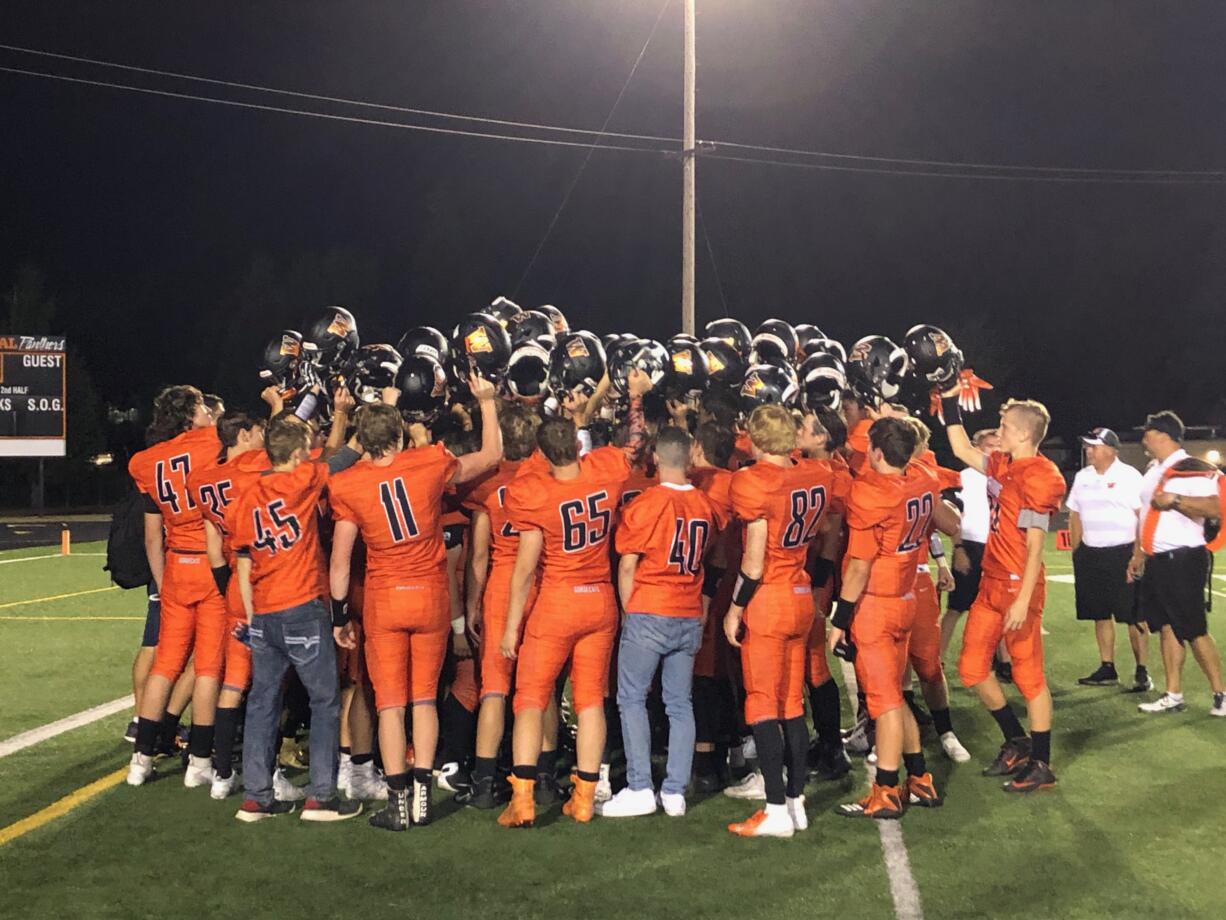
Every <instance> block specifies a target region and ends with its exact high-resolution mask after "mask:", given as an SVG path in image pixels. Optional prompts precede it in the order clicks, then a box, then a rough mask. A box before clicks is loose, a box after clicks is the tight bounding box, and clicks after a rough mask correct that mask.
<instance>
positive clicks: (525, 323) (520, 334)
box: [507, 310, 558, 349]
mask: <svg viewBox="0 0 1226 920" xmlns="http://www.w3.org/2000/svg"><path fill="white" fill-rule="evenodd" d="M507 332H509V333H510V334H511V346H512V347H513V348H518V347H519V346H520V345H525V344H527V343H528V342H536V344H538V345H540V346H541V347H542V348H547V349H552V348H553V346H554V345H555V344H556V343H557V340H558V334H557V333H556V332H554V331H553V320H551V319H550V318H549V317H548V316H546V315H545V314H544V313H542V312H541V311H540V310H524V311H523V312H522V313H518V314H516V315H515V316H513V317H512V318H511V321H510V323H508V325H507Z"/></svg>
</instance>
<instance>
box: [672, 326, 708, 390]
mask: <svg viewBox="0 0 1226 920" xmlns="http://www.w3.org/2000/svg"><path fill="white" fill-rule="evenodd" d="M664 348H665V350H666V351H667V352H668V366H667V367H666V368H665V371H666V373H665V374H664V382H663V385H662V390H663V392H664V394H665V395H666V396H669V397H672V398H682V399H684V398H685V397H687V396H692V395H694V394H695V393H701V392H702V391H703V390H704V389H706V386H707V356H706V354H704V353H703V350H702V349H701V348H699V347H698V343H697V342H690V341H687V340H685V339H682V338H679V337H677V336H673V338H671V339H669V340H668V344H667V345H665V346H664Z"/></svg>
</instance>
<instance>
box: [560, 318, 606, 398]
mask: <svg viewBox="0 0 1226 920" xmlns="http://www.w3.org/2000/svg"><path fill="white" fill-rule="evenodd" d="M604 373H605V355H604V348H603V347H601V344H600V340H599V339H598V338H596V336H594V335H592V334H591V333H590V332H571V333H568V334H566V335H563V336H562V337H561V338H560V339H558V344H557V346H556V347H555V348H554V350H553V355H552V357H551V358H550V361H549V386H550V388H551V389H552V390H553V392H554V395H555V396H556V397H557V398H558V399H565V398H566V396H568V395H569V394H570V393H572V392H573V391H574V390H576V389H580V390H581V391H582V392H583V393H584V394H586V395H588V396H591V395H592V394H593V393H595V392H596V387H597V386H598V385H599V384H600V380H601V378H602V377H604Z"/></svg>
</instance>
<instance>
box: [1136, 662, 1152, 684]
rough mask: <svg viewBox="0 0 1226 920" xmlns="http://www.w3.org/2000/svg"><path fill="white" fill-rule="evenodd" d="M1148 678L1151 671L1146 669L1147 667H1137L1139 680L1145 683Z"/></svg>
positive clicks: (1140, 665) (1141, 665)
mask: <svg viewBox="0 0 1226 920" xmlns="http://www.w3.org/2000/svg"><path fill="white" fill-rule="evenodd" d="M1147 677H1149V671H1148V670H1147V669H1146V667H1145V665H1143V664H1139V665H1137V680H1138V681H1144V680H1145V678H1147Z"/></svg>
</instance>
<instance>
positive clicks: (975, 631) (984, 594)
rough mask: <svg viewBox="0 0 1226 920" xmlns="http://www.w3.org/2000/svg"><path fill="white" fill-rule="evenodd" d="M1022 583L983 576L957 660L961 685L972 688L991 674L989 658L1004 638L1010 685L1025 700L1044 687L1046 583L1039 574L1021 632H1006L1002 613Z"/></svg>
mask: <svg viewBox="0 0 1226 920" xmlns="http://www.w3.org/2000/svg"><path fill="white" fill-rule="evenodd" d="M1021 587H1022V582H1021V580H1020V579H1019V580H1017V581H1013V580H1011V579H1005V578H992V577H990V576H988V575H984V576H983V578H982V580H981V581H980V583H979V594H978V596H977V597H976V598H975V603H973V604H971V610H970V613H968V614H967V616H966V631H965V632H964V633H963V634H962V654H961V655H959V656H958V674H959V676H960V677H961V678H962V683H963V684H965V685H966V686H968V687H973V686H975V685H976V684H978V683H981V682H982V681H984V680H986V679H987V677H988V675H989V674H991V673H992V654H993V652H995V650H996V646H997V645H999V644H1000V640H1001V637H1002V636H1003V637H1004V640H1005V647H1006V648H1008V649H1009V656H1010V657H1011V658H1012V659H1013V682H1014V683H1015V684H1017V689H1018V690H1019V691H1020V692H1021V694H1022V696H1024V697H1025V698H1026V699H1028V700H1032V699H1034V698H1035V697H1036V696H1038V695H1039V694H1040V693H1042V692H1043V688H1044V687H1046V686H1047V678H1046V677H1045V676H1044V674H1043V603H1044V601H1045V600H1046V599H1047V582H1046V581H1045V579H1044V575H1043V573H1042V572H1040V573H1039V580H1038V583H1037V584H1036V585H1035V586H1034V594H1032V595H1031V597H1030V608H1029V609H1028V610H1027V611H1026V621H1025V623H1023V624H1022V628H1021V629H1018V630H1015V631H1014V632H1008V633H1007V632H1005V628H1004V624H1005V611H1007V610H1008V609H1009V605H1010V604H1012V603H1013V601H1014V600H1015V599H1016V598H1017V595H1018V591H1020V590H1021Z"/></svg>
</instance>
